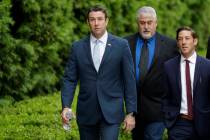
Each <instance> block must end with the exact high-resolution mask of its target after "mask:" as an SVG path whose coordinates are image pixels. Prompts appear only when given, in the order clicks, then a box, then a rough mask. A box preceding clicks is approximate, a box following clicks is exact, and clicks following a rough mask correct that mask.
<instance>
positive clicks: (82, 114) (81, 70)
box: [61, 6, 137, 140]
mask: <svg viewBox="0 0 210 140" xmlns="http://www.w3.org/2000/svg"><path fill="white" fill-rule="evenodd" d="M87 23H88V25H89V27H90V31H91V33H90V35H88V36H87V37H85V38H83V39H81V40H79V41H77V42H75V43H73V45H72V47H71V51H70V57H69V60H68V62H67V65H66V69H65V74H64V77H63V81H62V90H61V99H62V109H63V111H62V119H63V122H64V123H66V122H67V118H66V116H65V113H66V112H67V110H68V109H69V108H71V104H72V100H73V97H74V92H75V88H76V85H77V82H78V81H80V90H79V95H78V101H77V123H78V127H79V133H80V139H81V140H117V139H118V134H119V128H120V124H121V122H122V121H123V120H124V127H125V130H127V131H130V130H132V129H133V128H134V126H135V119H134V116H133V114H134V112H136V111H137V110H136V109H137V105H136V104H137V97H136V85H135V76H134V67H133V60H132V55H131V52H130V49H129V46H128V42H127V40H125V39H122V38H119V37H117V36H114V35H112V34H110V33H108V32H107V30H106V27H107V24H108V17H107V12H106V10H105V9H104V8H103V7H101V6H94V7H92V8H90V9H89V11H88V14H87ZM124 103H125V106H124ZM124 107H125V108H126V112H127V115H126V116H125V114H124Z"/></svg>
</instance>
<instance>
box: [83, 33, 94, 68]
mask: <svg viewBox="0 0 210 140" xmlns="http://www.w3.org/2000/svg"><path fill="white" fill-rule="evenodd" d="M84 42H85V43H84V48H85V52H86V54H87V59H88V60H89V61H90V63H91V65H92V66H93V68H94V69H95V66H94V63H93V58H92V55H91V47H90V36H88V37H87V38H85V41H84Z"/></svg>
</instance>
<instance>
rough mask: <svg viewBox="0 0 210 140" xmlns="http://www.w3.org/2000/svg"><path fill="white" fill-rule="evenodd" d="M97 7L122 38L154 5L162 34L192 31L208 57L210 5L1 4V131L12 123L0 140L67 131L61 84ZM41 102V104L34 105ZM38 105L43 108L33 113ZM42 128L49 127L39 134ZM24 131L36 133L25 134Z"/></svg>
mask: <svg viewBox="0 0 210 140" xmlns="http://www.w3.org/2000/svg"><path fill="white" fill-rule="evenodd" d="M94 4H102V5H104V6H106V7H107V9H108V12H109V17H110V21H109V26H108V31H109V32H111V33H113V34H115V35H118V36H121V37H124V36H126V35H128V34H131V33H134V32H137V26H136V11H137V9H138V8H139V7H141V6H144V5H148V6H152V7H154V8H155V9H156V11H157V15H158V29H157V30H158V32H160V33H162V34H165V35H168V36H170V37H172V38H175V35H176V29H177V28H178V27H180V26H182V25H187V26H190V27H192V28H193V29H195V31H196V32H197V33H198V35H199V47H198V50H199V53H200V54H201V55H203V56H205V53H206V46H207V39H208V36H209V35H210V26H209V21H210V14H208V13H210V8H208V6H209V5H210V0H205V1H204V0H173V1H166V0H141V1H139V0H109V1H107V0H89V1H86V0H0V113H1V114H0V129H1V130H2V128H4V127H5V126H7V125H8V123H10V125H8V127H7V129H5V131H1V133H0V137H2V136H10V135H14V137H16V133H18V132H28V133H26V134H27V135H29V136H37V137H38V136H40V135H39V133H38V131H40V133H41V132H43V131H45V129H48V130H49V131H50V135H52V137H50V136H49V139H54V138H55V137H56V135H58V136H59V133H56V131H57V130H58V129H61V130H62V128H60V115H59V113H58V112H59V109H60V108H61V106H60V97H59V94H58V91H59V90H60V79H61V76H62V74H63V70H64V66H65V62H66V60H67V57H68V52H69V49H70V47H71V44H72V43H73V41H76V40H78V39H80V38H82V37H84V36H85V35H87V34H88V31H89V29H88V26H87V24H86V19H85V16H86V11H87V9H88V8H89V7H90V6H92V5H94ZM55 93H56V94H55ZM48 94H49V95H48ZM45 95H46V97H44V96H45ZM35 96H38V97H35ZM40 96H41V97H40ZM31 97H35V99H29V98H31ZM39 98H40V101H37V102H40V104H39V103H37V104H36V103H35V104H34V105H33V102H36V100H39ZM46 98H47V101H46V100H45V99H46ZM51 98H53V99H52V100H51ZM21 100H23V101H21ZM19 101H21V102H19ZM22 103H23V104H25V107H22V106H21V104H22ZM19 104H20V105H19ZM34 106H35V107H37V108H38V109H33V107H34ZM11 108H12V109H11ZM42 109H43V110H42ZM22 110H24V111H23V112H25V113H23V112H21V111H22ZM52 110H53V111H52ZM14 112H15V113H14ZM35 112H36V113H35ZM37 113H38V114H39V115H40V114H41V117H40V116H39V115H37ZM45 113H51V115H49V116H48V117H47V118H48V119H49V120H50V123H49V122H47V121H46V118H45V116H44V115H45ZM56 113H57V114H56ZM53 114H54V117H53ZM55 114H56V115H57V116H56V115H55ZM30 115H33V117H31V116H30ZM36 115H37V116H36ZM42 115H43V116H42ZM10 116H11V118H9V119H8V117H10ZM55 116H56V117H57V118H56V117H55ZM39 117H40V118H39ZM27 118H28V119H29V120H30V121H26V120H27ZM53 118H56V119H54V120H53ZM57 119H58V120H57ZM17 120H18V121H17ZM10 121H11V122H10ZM25 121H26V122H25ZM45 121H46V122H45ZM13 123H16V125H14V126H13ZM22 124H23V125H22ZM51 124H53V125H51ZM18 125H19V126H20V127H19V128H18V130H16V131H15V129H16V128H17V126H18ZM37 125H38V127H36V126H37ZM42 125H45V126H46V127H44V128H43V129H40V128H42ZM57 125H59V128H57ZM22 126H27V129H31V128H32V127H35V128H32V130H27V131H26V130H25V128H23V127H22ZM28 127H29V128H28ZM47 127H49V128H47ZM50 127H53V130H52V131H51V129H52V128H50ZM61 130H59V131H58V132H61ZM35 131H37V133H34V132H35ZM15 132H16V133H15ZM32 133H34V135H32ZM62 133H64V132H63V130H62ZM20 134H22V133H20ZM22 135H23V137H25V138H26V139H27V136H24V133H23V134H22ZM43 135H44V134H43ZM40 137H41V136H40ZM122 137H127V135H122ZM128 137H129V135H128ZM38 138H39V137H38ZM61 138H65V137H61ZM43 139H48V136H46V137H45V136H44V137H43ZM72 139H74V137H73V138H72ZM125 139H127V138H125Z"/></svg>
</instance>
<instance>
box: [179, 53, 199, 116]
mask: <svg viewBox="0 0 210 140" xmlns="http://www.w3.org/2000/svg"><path fill="white" fill-rule="evenodd" d="M196 58H197V54H196V52H194V53H193V55H192V56H190V57H189V58H188V59H187V60H189V66H190V80H191V89H192V97H193V82H194V73H195V64H196ZM185 60H186V58H184V56H182V55H181V61H180V72H181V92H182V94H181V96H182V100H181V109H180V114H186V115H187V114H188V109H187V89H186V77H185V68H186V61H185Z"/></svg>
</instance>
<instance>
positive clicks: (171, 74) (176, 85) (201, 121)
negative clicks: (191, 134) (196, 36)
mask: <svg viewBox="0 0 210 140" xmlns="http://www.w3.org/2000/svg"><path fill="white" fill-rule="evenodd" d="M164 70H165V80H164V81H165V82H164V83H165V85H166V86H165V87H166V88H165V91H166V96H165V97H164V100H163V101H164V102H163V111H164V117H165V124H166V127H167V128H171V127H173V124H174V123H175V122H176V119H177V118H178V115H179V114H180V108H181V74H180V56H177V57H175V58H173V59H170V60H169V61H167V62H166V63H165V65H164ZM193 116H194V121H193V122H194V126H195V128H196V131H197V132H198V134H199V136H208V137H209V136H210V61H209V60H207V59H205V58H202V57H200V56H197V59H196V65H195V73H194V83H193Z"/></svg>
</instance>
